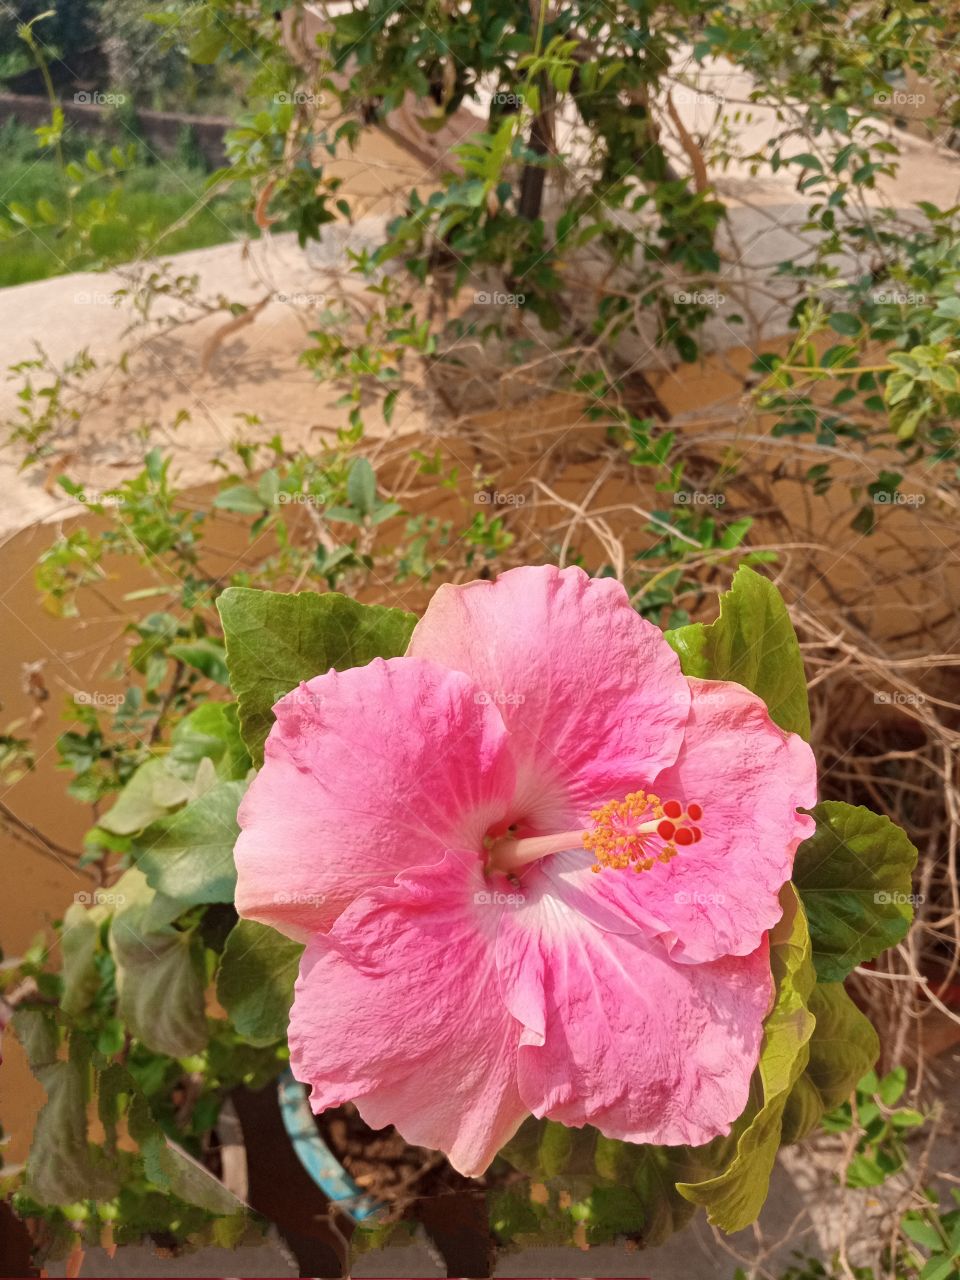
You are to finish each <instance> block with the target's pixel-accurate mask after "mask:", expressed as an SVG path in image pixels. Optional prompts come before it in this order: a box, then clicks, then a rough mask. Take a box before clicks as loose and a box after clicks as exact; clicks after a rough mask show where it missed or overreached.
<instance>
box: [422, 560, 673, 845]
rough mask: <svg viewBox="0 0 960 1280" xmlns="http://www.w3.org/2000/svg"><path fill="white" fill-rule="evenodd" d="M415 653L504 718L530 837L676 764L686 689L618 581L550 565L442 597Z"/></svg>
mask: <svg viewBox="0 0 960 1280" xmlns="http://www.w3.org/2000/svg"><path fill="white" fill-rule="evenodd" d="M408 653H410V654H414V655H416V656H418V657H422V658H431V659H433V660H434V661H436V662H440V663H443V664H444V665H445V666H448V667H453V668H455V669H456V670H458V671H465V672H466V673H467V674H468V675H469V676H471V678H472V679H473V680H474V681H475V683H476V684H477V685H478V686H479V687H480V688H481V689H482V690H484V692H485V693H486V695H487V697H488V699H489V700H490V701H491V702H492V703H493V704H494V705H496V706H497V708H498V709H499V711H500V713H501V715H502V716H503V719H504V721H505V722H506V725H507V728H508V729H509V730H510V734H511V741H512V744H513V748H514V753H515V756H516V759H517V767H518V808H517V814H516V816H517V817H518V818H519V819H521V821H522V822H523V825H524V826H525V828H527V829H528V830H529V831H530V832H532V833H539V832H550V831H556V830H558V829H559V830H563V828H564V827H565V826H569V825H570V824H571V823H574V822H577V821H580V820H582V819H583V818H585V817H586V815H587V813H588V812H589V810H590V809H592V808H594V807H595V806H596V805H597V804H600V803H602V802H603V801H604V800H608V799H610V798H611V797H612V796H622V795H625V794H626V793H627V792H629V791H632V790H635V789H636V788H637V787H638V786H643V785H646V784H647V783H649V782H650V781H651V780H652V779H653V777H654V776H655V775H656V774H657V773H658V772H659V771H660V770H661V769H663V768H666V767H667V766H668V765H670V764H672V763H673V762H674V760H675V759H676V757H677V752H678V750H679V747H680V741H681V738H682V734H683V726H684V724H685V722H686V718H687V711H688V708H689V704H690V694H689V689H688V686H687V682H686V680H685V679H684V677H683V676H682V675H681V673H680V663H679V660H678V658H677V656H676V654H675V653H674V652H673V650H672V649H671V648H670V646H669V645H668V644H667V643H666V641H665V640H664V639H663V635H662V634H661V632H660V631H659V630H658V628H657V627H655V626H653V625H652V624H651V623H649V622H647V621H645V620H644V619H643V618H641V617H640V616H639V615H638V614H637V613H636V612H635V611H634V610H633V609H632V608H631V607H630V602H629V600H628V597H627V593H626V591H625V590H624V588H623V586H622V585H621V584H620V583H619V582H617V581H615V580H614V579H612V578H590V577H588V576H587V574H585V573H584V572H583V570H582V569H578V568H568V569H562V570H561V569H557V568H555V567H554V566H552V565H546V566H540V567H524V568H520V569H511V570H510V571H509V572H507V573H502V574H501V575H500V576H499V577H498V578H497V579H496V581H495V582H482V581H478V582H471V583H468V584H467V585H466V586H451V585H444V586H441V587H440V588H439V590H438V591H437V592H436V594H435V595H434V597H433V599H432V600H431V602H430V604H429V606H428V607H427V611H426V613H425V614H424V616H423V618H422V619H421V621H420V622H419V623H418V624H417V626H416V628H415V630H414V633H413V636H412V638H411V641H410V647H409V649H408Z"/></svg>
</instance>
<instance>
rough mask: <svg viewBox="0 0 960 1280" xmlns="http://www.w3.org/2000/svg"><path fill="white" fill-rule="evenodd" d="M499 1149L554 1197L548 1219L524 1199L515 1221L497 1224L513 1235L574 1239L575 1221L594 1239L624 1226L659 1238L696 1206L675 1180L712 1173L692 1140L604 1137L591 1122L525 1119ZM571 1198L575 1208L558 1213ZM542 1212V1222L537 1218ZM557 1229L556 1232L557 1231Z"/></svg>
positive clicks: (647, 1241) (648, 1241) (649, 1240)
mask: <svg viewBox="0 0 960 1280" xmlns="http://www.w3.org/2000/svg"><path fill="white" fill-rule="evenodd" d="M500 1155H501V1156H503V1157H504V1158H505V1159H506V1160H508V1161H509V1162H510V1163H511V1164H512V1165H513V1166H514V1167H515V1168H517V1169H519V1170H521V1172H523V1173H525V1174H527V1176H528V1177H529V1178H531V1179H534V1180H535V1181H537V1182H542V1183H544V1184H545V1185H546V1186H547V1188H548V1189H549V1192H550V1196H551V1200H552V1201H555V1202H557V1203H556V1204H555V1205H554V1207H553V1210H552V1212H551V1213H550V1221H549V1222H545V1221H544V1220H543V1217H542V1210H540V1209H538V1210H537V1212H536V1213H534V1214H533V1215H532V1217H531V1215H530V1214H529V1213H527V1212H526V1211H525V1210H524V1207H523V1205H522V1204H517V1205H510V1204H501V1205H500V1206H499V1207H500V1208H501V1209H508V1210H513V1211H516V1210H519V1220H517V1214H516V1212H513V1213H512V1214H510V1215H508V1216H512V1217H513V1218H514V1221H513V1222H512V1223H508V1222H506V1221H505V1222H504V1223H503V1226H502V1227H498V1230H500V1232H501V1234H504V1235H506V1236H508V1237H511V1236H517V1235H520V1236H521V1240H519V1241H518V1243H522V1242H523V1239H522V1237H524V1236H528V1235H529V1236H531V1237H534V1236H535V1235H536V1234H537V1233H538V1232H539V1233H540V1235H541V1237H542V1236H543V1234H544V1232H549V1233H551V1234H552V1235H554V1236H556V1242H557V1243H570V1242H572V1240H573V1231H574V1228H575V1227H576V1226H577V1225H578V1224H582V1227H583V1228H585V1229H586V1238H587V1241H588V1243H590V1244H600V1243H603V1242H604V1241H608V1240H612V1239H614V1238H615V1237H616V1236H618V1235H622V1234H623V1233H624V1232H627V1231H629V1232H633V1233H636V1234H638V1235H641V1236H642V1237H643V1243H644V1245H658V1244H662V1243H663V1242H664V1241H665V1240H666V1239H668V1238H669V1237H670V1236H671V1235H672V1234H673V1233H674V1232H676V1231H679V1230H680V1228H681V1227H683V1226H684V1225H685V1224H686V1223H687V1222H688V1221H689V1220H690V1218H691V1217H692V1216H693V1214H694V1212H695V1207H694V1206H693V1205H692V1204H690V1202H689V1201H687V1200H685V1199H684V1198H683V1197H682V1196H681V1195H680V1194H679V1193H678V1191H677V1187H676V1184H677V1182H678V1181H682V1180H684V1179H690V1178H694V1177H702V1176H703V1175H704V1174H705V1173H706V1172H708V1169H707V1166H706V1165H705V1164H704V1163H703V1162H702V1160H701V1158H700V1152H699V1151H697V1150H695V1149H694V1148H691V1147H653V1146H647V1145H637V1144H636V1143H631V1142H620V1141H617V1140H615V1139H613V1138H605V1137H603V1136H602V1134H600V1133H598V1131H597V1130H596V1129H593V1128H591V1127H590V1126H589V1125H587V1126H585V1127H584V1128H582V1129H568V1128H566V1127H565V1126H564V1125H562V1124H558V1123H556V1122H555V1121H552V1120H535V1119H534V1118H533V1117H530V1118H529V1119H528V1120H526V1121H524V1123H523V1124H522V1125H521V1127H520V1129H519V1130H518V1132H517V1134H516V1135H515V1136H514V1137H513V1138H512V1139H511V1141H510V1142H509V1143H508V1144H507V1145H506V1146H505V1147H504V1148H503V1149H502V1150H501V1152H500ZM563 1203H566V1204H567V1205H569V1206H570V1208H571V1211H572V1212H569V1213H568V1214H567V1215H566V1219H565V1221H564V1215H563V1213H562V1212H560V1205H562V1204H563ZM538 1217H539V1221H538ZM558 1231H559V1232H560V1234H559V1235H557V1232H558Z"/></svg>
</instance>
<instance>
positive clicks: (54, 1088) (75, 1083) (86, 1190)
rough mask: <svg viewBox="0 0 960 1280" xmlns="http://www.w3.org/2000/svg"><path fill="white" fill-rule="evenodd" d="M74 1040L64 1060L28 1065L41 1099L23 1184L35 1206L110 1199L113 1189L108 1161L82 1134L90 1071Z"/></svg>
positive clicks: (114, 1193) (115, 1181)
mask: <svg viewBox="0 0 960 1280" xmlns="http://www.w3.org/2000/svg"><path fill="white" fill-rule="evenodd" d="M81 1050H82V1046H81V1043H80V1042H76V1043H75V1044H71V1051H70V1057H69V1059H68V1060H67V1061H65V1062H50V1063H47V1064H45V1065H43V1066H37V1067H35V1068H34V1071H35V1074H36V1076H37V1078H38V1080H39V1081H40V1083H41V1085H42V1086H43V1088H44V1091H45V1092H46V1095H47V1101H46V1102H45V1103H44V1105H43V1108H42V1110H41V1111H40V1114H39V1116H38V1117H37V1123H36V1125H35V1126H34V1130H33V1141H32V1142H31V1144H30V1154H29V1156H28V1157H27V1168H26V1179H25V1185H26V1190H27V1192H28V1194H29V1195H31V1196H33V1197H34V1199H36V1200H39V1201H40V1203H41V1204H50V1205H53V1204H73V1203H75V1202H76V1201H78V1200H111V1199H112V1198H113V1197H114V1196H115V1195H116V1194H117V1191H118V1190H119V1185H118V1182H117V1178H116V1174H115V1171H114V1169H113V1167H112V1163H113V1162H112V1161H111V1160H110V1159H109V1158H108V1157H107V1155H106V1154H105V1152H103V1151H102V1150H100V1149H99V1148H98V1147H95V1146H94V1145H93V1144H92V1143H91V1142H90V1141H89V1139H88V1135H87V1110H88V1106H89V1103H90V1085H91V1071H90V1067H89V1064H88V1062H87V1060H86V1055H85V1054H84V1053H83V1052H82V1051H81Z"/></svg>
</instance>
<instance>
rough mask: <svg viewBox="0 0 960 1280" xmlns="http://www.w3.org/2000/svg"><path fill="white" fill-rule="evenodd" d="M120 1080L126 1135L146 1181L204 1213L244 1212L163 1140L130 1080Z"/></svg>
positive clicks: (207, 1174)
mask: <svg viewBox="0 0 960 1280" xmlns="http://www.w3.org/2000/svg"><path fill="white" fill-rule="evenodd" d="M124 1077H125V1078H124V1082H123V1084H122V1086H121V1087H122V1088H123V1090H124V1091H125V1092H126V1093H128V1095H129V1097H130V1109H129V1121H128V1123H129V1129H130V1136H131V1137H132V1138H133V1140H134V1141H135V1142H136V1143H137V1145H138V1147H139V1148H140V1154H141V1156H142V1158H143V1166H144V1173H145V1174H146V1176H147V1177H148V1178H149V1180H150V1181H151V1182H152V1183H153V1184H154V1185H155V1186H157V1187H160V1188H161V1189H162V1190H163V1191H166V1192H167V1194H168V1195H173V1196H177V1197H178V1198H179V1199H180V1200H184V1201H186V1203H187V1204H195V1205H199V1207H200V1208H202V1209H206V1210H207V1212H208V1213H215V1214H235V1213H240V1212H244V1211H245V1206H244V1204H243V1203H242V1201H240V1200H238V1199H237V1198H236V1196H234V1194H233V1192H232V1191H228V1190H227V1188H226V1187H225V1186H224V1185H223V1183H222V1182H221V1181H220V1180H219V1178H216V1177H214V1175H213V1174H212V1173H210V1172H209V1170H207V1169H205V1168H204V1167H203V1165H201V1164H198V1163H197V1161H196V1160H194V1159H193V1158H192V1157H191V1156H189V1155H187V1153H186V1152H185V1151H183V1150H181V1148H180V1147H178V1146H176V1145H175V1144H174V1143H172V1142H171V1141H170V1140H169V1138H167V1136H166V1135H165V1134H164V1133H163V1131H162V1129H161V1128H160V1126H159V1125H158V1124H157V1122H156V1120H155V1119H154V1117H153V1114H152V1112H151V1110H150V1106H149V1104H148V1102H147V1100H146V1098H145V1097H144V1096H143V1094H142V1093H141V1092H140V1091H139V1089H137V1087H136V1085H135V1084H134V1083H133V1080H132V1077H131V1076H130V1075H129V1073H124Z"/></svg>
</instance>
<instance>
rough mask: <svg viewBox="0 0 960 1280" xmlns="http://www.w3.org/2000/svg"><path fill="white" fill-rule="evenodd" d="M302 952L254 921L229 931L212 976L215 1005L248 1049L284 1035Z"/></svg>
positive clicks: (237, 925) (298, 945)
mask: <svg viewBox="0 0 960 1280" xmlns="http://www.w3.org/2000/svg"><path fill="white" fill-rule="evenodd" d="M302 951H303V947H302V945H301V944H300V943H299V942H292V941H291V940H290V939H289V938H285V937H284V936H283V934H282V933H277V931H276V929H271V928H270V927H269V926H268V925H265V924H258V923H257V922H256V921H255V920H239V921H238V922H237V924H235V925H234V927H233V929H232V930H231V931H230V935H229V936H228V938H227V942H226V946H225V947H224V949H223V957H222V958H221V961H220V970H219V972H218V974H217V999H218V1000H219V1001H220V1003H221V1004H222V1005H223V1007H224V1009H226V1011H227V1014H228V1016H229V1018H230V1021H231V1022H232V1023H233V1025H234V1027H235V1028H236V1029H237V1031H238V1032H239V1034H240V1035H241V1036H243V1038H244V1039H245V1040H248V1041H249V1042H250V1043H251V1044H256V1045H267V1044H273V1042H274V1041H275V1040H282V1039H283V1038H284V1036H285V1035H286V1034H287V1021H288V1015H289V1013H290V1005H291V1004H292V1003H293V984H294V982H295V981H296V978H297V972H298V970H299V967H300V955H301V953H302Z"/></svg>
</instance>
